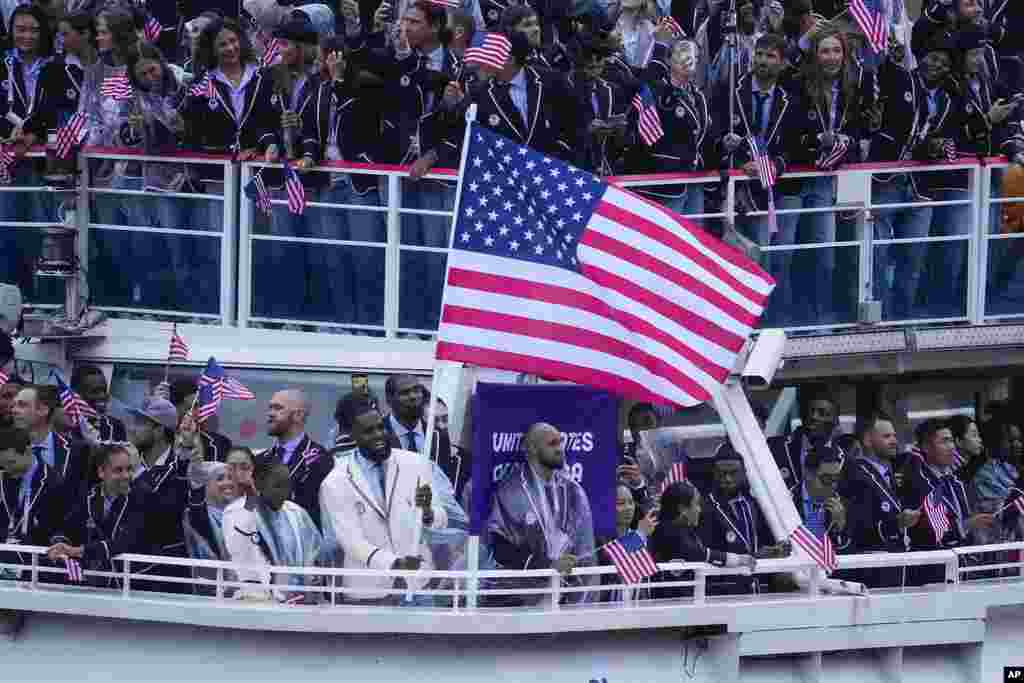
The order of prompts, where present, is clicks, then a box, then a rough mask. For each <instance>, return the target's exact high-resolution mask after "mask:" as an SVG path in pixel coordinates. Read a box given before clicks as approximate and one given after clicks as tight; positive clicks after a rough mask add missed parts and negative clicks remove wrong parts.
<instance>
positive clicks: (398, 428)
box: [388, 415, 426, 453]
mask: <svg viewBox="0 0 1024 683" xmlns="http://www.w3.org/2000/svg"><path fill="white" fill-rule="evenodd" d="M388 419H389V420H391V431H393V432H394V434H395V436H397V437H398V443H399V444H401V445H400V446H399V448H404V449H405V450H412V449H410V448H409V436H408V435H409V434H412V435H413V437H412V438H413V440H414V442H415V443H416V452H417V453H421V452H423V442H424V441H425V440H426V435H425V434H424V433H423V421H422V420H416V428H415V429H407V428H406V427H405V425H403V424H402V423H401V422H399V421H398V420H396V419H395V416H394V415H391V416H389V417H388Z"/></svg>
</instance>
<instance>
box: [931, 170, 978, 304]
mask: <svg viewBox="0 0 1024 683" xmlns="http://www.w3.org/2000/svg"><path fill="white" fill-rule="evenodd" d="M931 196H932V198H933V199H935V201H937V202H948V201H956V200H963V199H970V193H969V192H968V191H967V190H935V191H933V192H932V193H931ZM970 229H971V205H970V204H958V205H953V206H936V207H935V208H934V209H933V210H932V235H934V236H943V237H945V236H952V235H967V234H969V233H970ZM928 254H929V259H928V260H929V261H930V262H931V263H930V267H931V269H932V280H931V287H929V291H928V309H929V314H930V315H934V316H956V315H963V314H964V312H965V311H964V303H965V301H966V299H965V296H964V294H965V287H966V283H967V271H966V268H967V241H966V240H958V241H955V242H940V243H937V244H932V245H930V248H929V250H928Z"/></svg>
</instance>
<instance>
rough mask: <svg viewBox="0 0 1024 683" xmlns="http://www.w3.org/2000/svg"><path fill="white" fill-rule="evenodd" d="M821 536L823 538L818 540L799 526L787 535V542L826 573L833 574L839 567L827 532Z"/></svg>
mask: <svg viewBox="0 0 1024 683" xmlns="http://www.w3.org/2000/svg"><path fill="white" fill-rule="evenodd" d="M823 536H824V537H823V538H818V537H817V536H816V535H815V534H814V532H813V531H811V530H810V529H808V528H807V527H806V526H805V525H803V524H801V525H800V526H798V527H797V528H796V529H794V530H793V533H791V534H790V535H789V540H790V542H792V543H795V544H796V545H798V546H800V547H801V548H803V550H804V552H805V553H807V554H808V555H809V556H810V558H811V559H812V560H814V561H815V562H817V563H818V566H819V567H821V568H822V569H824V570H825V571H826V572H834V571H835V570H836V567H838V566H839V560H838V559H837V558H836V551H835V548H834V547H833V545H832V539H831V538H830V537H829V535H828V531H825V533H824V534H823Z"/></svg>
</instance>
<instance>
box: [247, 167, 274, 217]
mask: <svg viewBox="0 0 1024 683" xmlns="http://www.w3.org/2000/svg"><path fill="white" fill-rule="evenodd" d="M245 196H246V197H248V198H249V199H251V200H252V201H253V202H255V203H256V208H257V209H259V210H260V211H262V212H263V213H265V214H269V213H270V210H271V207H272V206H273V205H272V204H271V203H270V193H269V192H267V185H266V183H264V182H263V175H262V173H261V172H260V171H257V172H256V175H254V176H253V177H252V180H250V181H249V182H248V183H246V184H245Z"/></svg>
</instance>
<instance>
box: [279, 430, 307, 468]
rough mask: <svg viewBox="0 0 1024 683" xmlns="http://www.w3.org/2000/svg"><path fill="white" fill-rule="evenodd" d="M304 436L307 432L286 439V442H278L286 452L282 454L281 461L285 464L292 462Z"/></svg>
mask: <svg viewBox="0 0 1024 683" xmlns="http://www.w3.org/2000/svg"><path fill="white" fill-rule="evenodd" d="M304 436H306V433H305V432H302V433H301V434H299V435H298V436H297V437H295V438H294V439H292V440H291V441H286V442H284V443H282V442H280V441H278V442H277V445H278V446H279V447H280V448H281V450H283V451H284V453H282V454H281V462H283V463H284V464H285V465H290V464H291V462H292V458H293V457H295V449H296V448H298V447H299V443H300V442H301V441H302V438H303V437H304Z"/></svg>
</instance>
